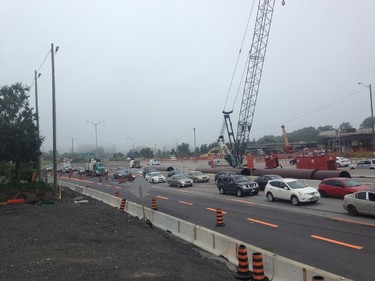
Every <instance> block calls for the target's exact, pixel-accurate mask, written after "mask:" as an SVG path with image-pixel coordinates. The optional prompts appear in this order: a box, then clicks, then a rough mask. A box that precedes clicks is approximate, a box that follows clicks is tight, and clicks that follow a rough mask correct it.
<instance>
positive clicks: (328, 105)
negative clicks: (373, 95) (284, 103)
mask: <svg viewBox="0 0 375 281" xmlns="http://www.w3.org/2000/svg"><path fill="white" fill-rule="evenodd" d="M365 88H366V87H363V88H361V89H359V90H358V91H355V92H354V93H351V94H349V95H347V96H345V97H342V98H340V99H338V100H335V101H333V102H331V103H329V104H326V105H325V106H322V107H320V108H318V109H315V110H313V111H310V112H308V113H305V114H303V115H299V116H296V117H294V118H291V119H288V120H285V121H281V122H278V123H275V124H273V125H269V126H266V127H262V128H258V129H254V131H260V130H264V129H269V128H273V127H276V126H280V125H283V124H285V123H289V122H292V121H296V120H299V119H302V118H304V117H306V116H309V115H311V114H314V113H316V112H319V111H321V110H323V109H326V108H328V107H330V106H332V105H335V104H337V103H339V102H341V101H343V100H345V99H347V98H349V97H351V96H354V95H356V94H358V93H359V92H361V91H362V90H363V89H365Z"/></svg>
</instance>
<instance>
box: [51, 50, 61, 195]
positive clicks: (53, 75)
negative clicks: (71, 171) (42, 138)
mask: <svg viewBox="0 0 375 281" xmlns="http://www.w3.org/2000/svg"><path fill="white" fill-rule="evenodd" d="M58 49H59V47H56V50H55V49H54V47H53V43H52V44H51V62H52V158H53V161H52V162H53V188H54V190H56V191H57V145H56V86H55V52H57V50H58ZM58 192H59V200H61V190H58Z"/></svg>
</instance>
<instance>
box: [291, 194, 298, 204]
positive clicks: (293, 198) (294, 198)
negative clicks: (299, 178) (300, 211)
mask: <svg viewBox="0 0 375 281" xmlns="http://www.w3.org/2000/svg"><path fill="white" fill-rule="evenodd" d="M290 201H292V204H293V205H294V206H298V204H299V200H298V198H297V196H292V198H290Z"/></svg>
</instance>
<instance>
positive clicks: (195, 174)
mask: <svg viewBox="0 0 375 281" xmlns="http://www.w3.org/2000/svg"><path fill="white" fill-rule="evenodd" d="M190 174H191V175H193V176H200V175H203V173H202V172H201V171H197V172H191V173H190Z"/></svg>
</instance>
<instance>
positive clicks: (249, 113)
mask: <svg viewBox="0 0 375 281" xmlns="http://www.w3.org/2000/svg"><path fill="white" fill-rule="evenodd" d="M274 6H275V0H259V4H258V12H257V16H256V21H255V28H254V33H253V39H252V44H251V49H250V52H249V56H248V59H247V65H248V68H247V73H246V79H245V86H244V91H243V95H242V102H241V109H240V114H239V119H238V123H237V135H236V138H235V141H234V144H233V150H232V154H233V156H234V160H235V161H234V162H235V163H231V164H232V166H238V165H241V164H242V161H243V157H244V155H245V152H246V149H247V147H248V144H249V138H250V131H251V127H252V124H253V118H254V113H255V105H256V102H257V98H258V90H259V85H260V80H261V77H262V70H263V64H264V57H265V54H266V49H267V43H268V37H269V34H270V28H271V22H272V15H273V11H274ZM223 113H224V115H225V114H227V112H223ZM225 121H226V122H230V118H228V117H227V116H226V118H225ZM228 127H230V125H228V123H227V129H228ZM231 134H232V135H233V132H230V131H228V135H229V136H230V135H231ZM232 158H233V157H232Z"/></svg>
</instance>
